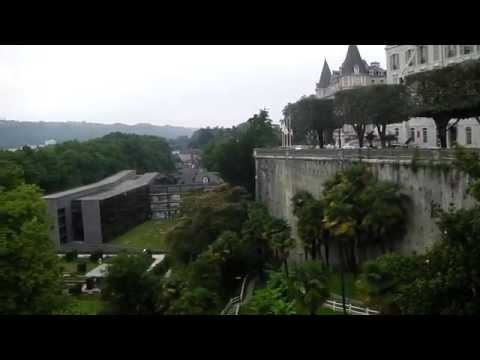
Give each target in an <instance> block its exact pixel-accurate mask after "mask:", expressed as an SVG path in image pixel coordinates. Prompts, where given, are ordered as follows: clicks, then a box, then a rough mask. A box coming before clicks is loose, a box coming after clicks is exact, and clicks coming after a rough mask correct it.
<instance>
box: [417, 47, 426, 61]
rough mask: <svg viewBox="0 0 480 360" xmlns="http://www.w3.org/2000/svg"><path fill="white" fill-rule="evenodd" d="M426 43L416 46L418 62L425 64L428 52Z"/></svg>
mask: <svg viewBox="0 0 480 360" xmlns="http://www.w3.org/2000/svg"><path fill="white" fill-rule="evenodd" d="M427 50H428V49H427V46H426V45H420V46H419V47H418V54H417V55H418V62H419V63H420V64H426V63H427V62H428V52H427Z"/></svg>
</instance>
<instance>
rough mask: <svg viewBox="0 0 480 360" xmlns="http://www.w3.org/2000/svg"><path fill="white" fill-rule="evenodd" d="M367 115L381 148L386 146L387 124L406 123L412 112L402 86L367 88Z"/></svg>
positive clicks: (405, 90) (408, 98)
mask: <svg viewBox="0 0 480 360" xmlns="http://www.w3.org/2000/svg"><path fill="white" fill-rule="evenodd" d="M365 96H368V98H369V99H368V101H367V104H368V107H367V110H366V111H367V115H368V117H369V121H370V122H371V123H372V124H374V125H375V126H376V128H377V131H378V135H379V137H380V142H381V145H382V147H385V146H386V141H387V138H386V135H387V134H386V131H387V125H388V124H395V123H402V122H404V121H407V120H408V118H409V115H410V114H411V112H412V108H411V101H410V96H409V93H408V91H407V89H406V87H405V86H404V85H384V84H379V85H372V86H367V87H366V91H365Z"/></svg>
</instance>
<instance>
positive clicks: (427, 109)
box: [406, 60, 480, 148]
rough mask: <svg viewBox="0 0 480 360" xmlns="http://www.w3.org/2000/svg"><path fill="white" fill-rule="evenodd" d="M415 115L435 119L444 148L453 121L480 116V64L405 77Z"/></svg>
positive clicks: (463, 63)
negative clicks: (448, 129)
mask: <svg viewBox="0 0 480 360" xmlns="http://www.w3.org/2000/svg"><path fill="white" fill-rule="evenodd" d="M406 85H407V86H408V89H409V91H410V93H411V95H412V98H413V103H414V105H415V107H414V114H415V115H416V116H421V117H430V118H433V119H434V120H435V124H436V126H437V130H438V133H439V137H440V143H441V146H442V148H445V147H446V146H447V128H448V123H449V121H450V120H451V119H457V120H458V119H466V118H471V117H477V118H478V116H480V61H479V60H471V61H464V62H462V63H459V64H455V65H449V66H445V67H443V68H441V69H436V70H430V71H425V72H420V73H416V74H412V75H409V76H407V77H406Z"/></svg>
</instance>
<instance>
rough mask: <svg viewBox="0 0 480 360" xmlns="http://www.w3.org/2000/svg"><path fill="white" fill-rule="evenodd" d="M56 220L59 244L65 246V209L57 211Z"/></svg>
mask: <svg viewBox="0 0 480 360" xmlns="http://www.w3.org/2000/svg"><path fill="white" fill-rule="evenodd" d="M57 219H58V235H59V240H60V243H62V244H65V243H66V242H67V225H66V220H65V219H66V216H65V208H62V209H58V210H57Z"/></svg>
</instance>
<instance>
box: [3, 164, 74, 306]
mask: <svg viewBox="0 0 480 360" xmlns="http://www.w3.org/2000/svg"><path fill="white" fill-rule="evenodd" d="M3 165H4V166H3V167H2V168H0V180H1V181H2V182H1V183H0V284H1V285H0V314H45V315H46V314H53V313H56V312H58V311H61V309H62V308H64V306H66V298H65V296H64V295H63V288H62V281H61V271H62V270H61V267H60V262H59V260H58V257H57V256H56V254H55V249H54V247H53V243H52V242H51V240H50V239H49V236H48V232H49V225H50V221H49V219H48V216H47V211H46V205H45V203H44V202H43V200H42V198H41V193H40V191H39V189H38V187H36V186H33V185H26V184H24V183H23V179H22V178H21V171H20V170H19V169H18V167H16V166H14V165H12V164H5V163H4V164H3Z"/></svg>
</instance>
